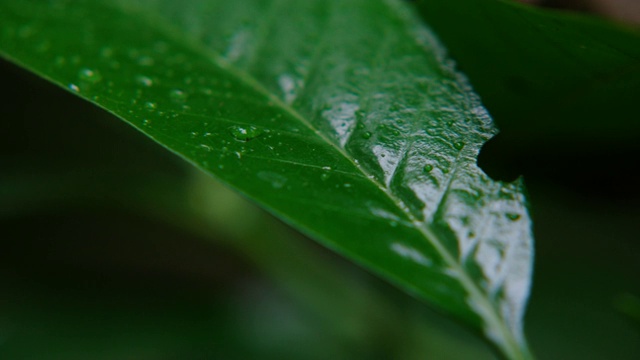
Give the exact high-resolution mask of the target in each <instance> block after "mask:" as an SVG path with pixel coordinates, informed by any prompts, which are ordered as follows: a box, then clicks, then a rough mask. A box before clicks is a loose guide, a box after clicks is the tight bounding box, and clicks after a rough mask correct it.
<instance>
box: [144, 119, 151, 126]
mask: <svg viewBox="0 0 640 360" xmlns="http://www.w3.org/2000/svg"><path fill="white" fill-rule="evenodd" d="M142 125H144V126H149V125H151V120H149V119H144V120H142Z"/></svg>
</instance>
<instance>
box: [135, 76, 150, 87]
mask: <svg viewBox="0 0 640 360" xmlns="http://www.w3.org/2000/svg"><path fill="white" fill-rule="evenodd" d="M136 83H138V84H139V85H142V86H146V87H150V86H152V85H153V80H151V78H149V77H147V76H144V75H138V76H136Z"/></svg>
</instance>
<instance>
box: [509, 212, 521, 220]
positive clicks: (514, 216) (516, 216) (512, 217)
mask: <svg viewBox="0 0 640 360" xmlns="http://www.w3.org/2000/svg"><path fill="white" fill-rule="evenodd" d="M507 219H509V220H511V221H518V220H520V214H516V213H507Z"/></svg>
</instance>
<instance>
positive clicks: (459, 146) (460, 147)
mask: <svg viewBox="0 0 640 360" xmlns="http://www.w3.org/2000/svg"><path fill="white" fill-rule="evenodd" d="M453 147H455V148H456V149H458V150H462V148H463V147H464V143H463V142H462V141H456V142H454V143H453Z"/></svg>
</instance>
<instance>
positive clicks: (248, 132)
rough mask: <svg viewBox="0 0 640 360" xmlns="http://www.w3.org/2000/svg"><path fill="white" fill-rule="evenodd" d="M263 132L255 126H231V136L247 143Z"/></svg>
mask: <svg viewBox="0 0 640 360" xmlns="http://www.w3.org/2000/svg"><path fill="white" fill-rule="evenodd" d="M263 132H264V131H263V130H262V129H259V128H257V127H255V126H244V125H242V126H240V125H238V126H233V127H231V135H232V136H233V137H234V138H235V139H236V140H238V141H249V140H252V139H255V138H257V137H258V136H260V135H262V133H263Z"/></svg>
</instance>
